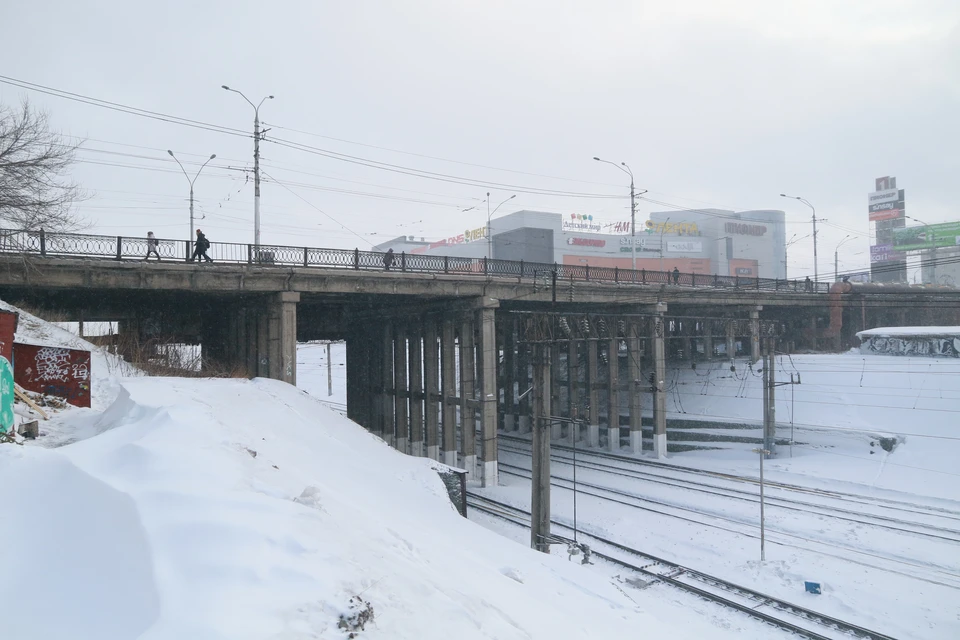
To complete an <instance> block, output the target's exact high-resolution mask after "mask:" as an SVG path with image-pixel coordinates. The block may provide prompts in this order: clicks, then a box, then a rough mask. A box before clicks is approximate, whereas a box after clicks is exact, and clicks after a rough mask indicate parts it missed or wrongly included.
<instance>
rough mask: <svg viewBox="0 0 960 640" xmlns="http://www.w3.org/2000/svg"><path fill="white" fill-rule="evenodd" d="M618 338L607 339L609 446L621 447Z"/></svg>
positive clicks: (613, 447)
mask: <svg viewBox="0 0 960 640" xmlns="http://www.w3.org/2000/svg"><path fill="white" fill-rule="evenodd" d="M619 344H620V341H619V340H618V339H616V338H614V339H612V340H608V341H607V448H608V449H610V451H618V450H619V449H620V354H619V350H618V346H619Z"/></svg>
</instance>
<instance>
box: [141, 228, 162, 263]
mask: <svg viewBox="0 0 960 640" xmlns="http://www.w3.org/2000/svg"><path fill="white" fill-rule="evenodd" d="M159 247H160V241H159V240H157V238H156V237H155V236H154V235H153V231H147V257H146V258H144V260H149V259H150V254H151V253H152V254H153V255H155V256H157V262H160V252H159V251H158V250H157V249H158V248H159Z"/></svg>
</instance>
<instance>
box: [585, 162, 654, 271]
mask: <svg viewBox="0 0 960 640" xmlns="http://www.w3.org/2000/svg"><path fill="white" fill-rule="evenodd" d="M593 159H594V160H596V161H597V162H603V163H606V164H609V165H611V166H614V167H616V168H617V169H620V171H623V172H624V173H625V174H627V175H628V176H630V268H631V269H632V270H633V271H632V272H631V279H633V278H634V277H635V276H636V273H635V272H636V270H637V190H636V188H635V187H634V183H633V171H632V170H631V169H630V167H629V166H628V165H627V163H626V162H621V163H620V164H617V163H616V162H610V161H609V160H603V159H601V158H598V157H597V156H593ZM643 193H646V190H644V192H643ZM661 258H662V255H661ZM661 264H662V259H661Z"/></svg>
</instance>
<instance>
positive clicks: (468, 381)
mask: <svg viewBox="0 0 960 640" xmlns="http://www.w3.org/2000/svg"><path fill="white" fill-rule="evenodd" d="M476 357H477V351H476V342H475V340H474V334H473V320H472V319H468V320H466V321H464V322H462V323H461V324H460V453H461V454H462V455H463V461H462V465H463V468H464V469H466V470H467V479H468V480H476V479H477V400H476V375H477V374H476Z"/></svg>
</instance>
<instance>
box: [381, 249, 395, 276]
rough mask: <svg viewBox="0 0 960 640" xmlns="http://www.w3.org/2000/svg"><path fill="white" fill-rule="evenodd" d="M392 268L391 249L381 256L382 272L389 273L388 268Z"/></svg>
mask: <svg viewBox="0 0 960 640" xmlns="http://www.w3.org/2000/svg"><path fill="white" fill-rule="evenodd" d="M392 266H393V249H387V252H386V253H385V254H383V270H384V271H390V267H392Z"/></svg>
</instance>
